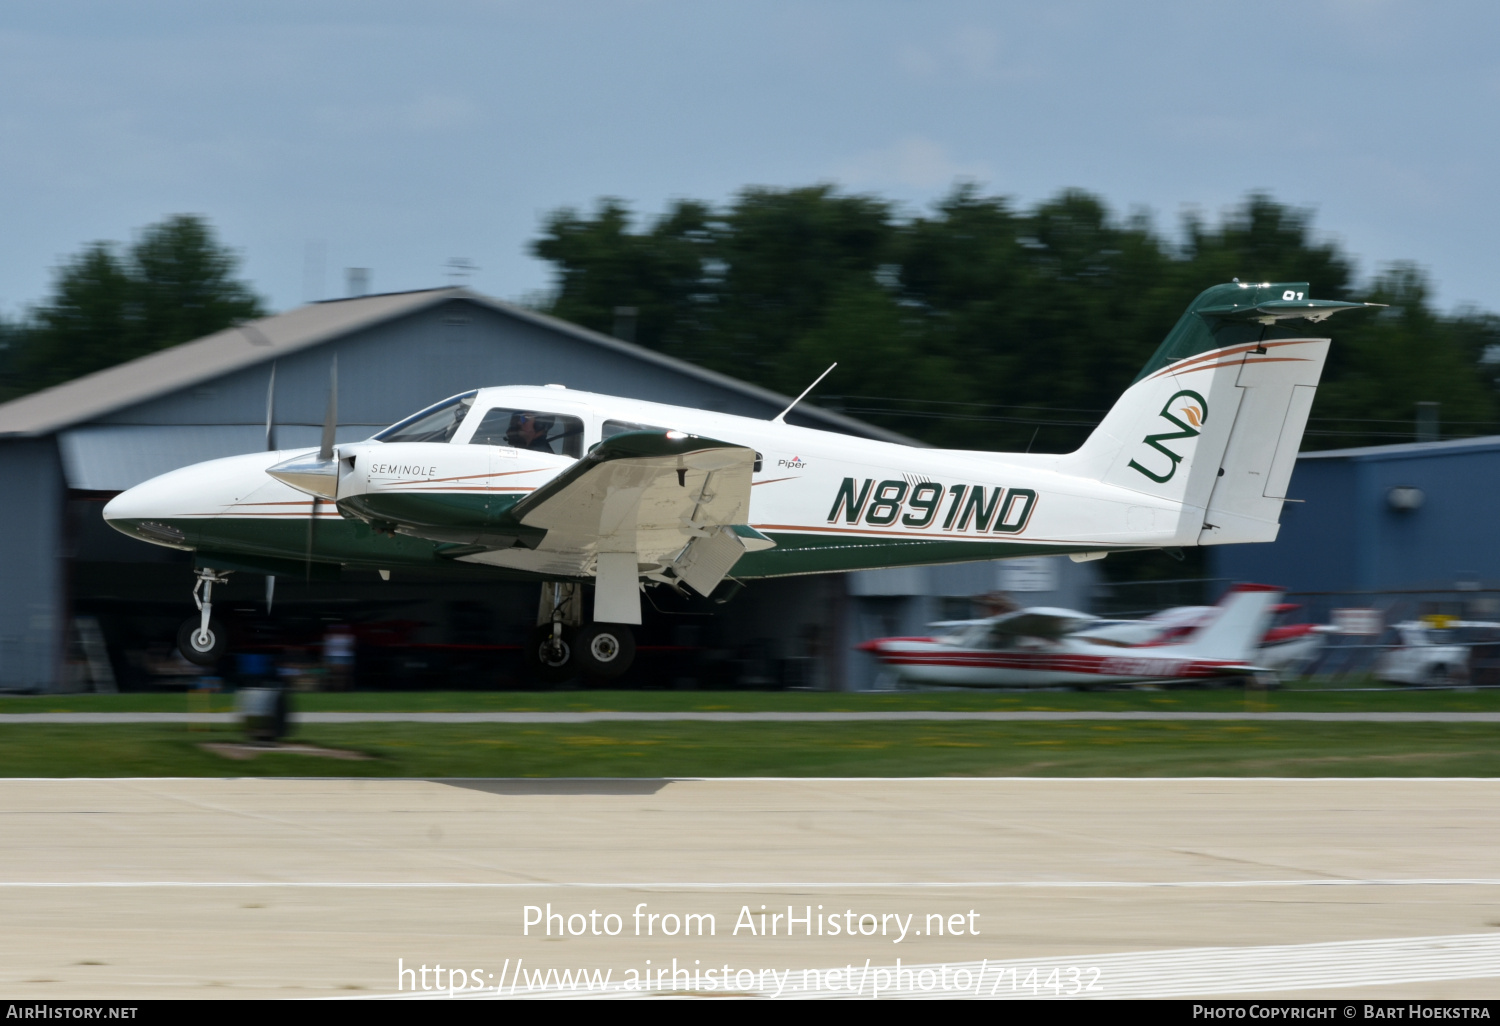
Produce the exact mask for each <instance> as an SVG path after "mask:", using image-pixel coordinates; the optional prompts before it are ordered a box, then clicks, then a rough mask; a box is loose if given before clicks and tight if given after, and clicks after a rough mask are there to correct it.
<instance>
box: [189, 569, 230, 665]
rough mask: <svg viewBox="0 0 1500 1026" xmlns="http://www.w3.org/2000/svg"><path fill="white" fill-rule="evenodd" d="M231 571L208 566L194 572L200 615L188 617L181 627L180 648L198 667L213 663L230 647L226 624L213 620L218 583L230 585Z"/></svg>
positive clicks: (195, 594) (194, 596)
mask: <svg viewBox="0 0 1500 1026" xmlns="http://www.w3.org/2000/svg"><path fill="white" fill-rule="evenodd" d="M231 572H232V571H225V572H223V573H220V572H219V571H217V570H212V569H210V568H208V567H204V568H203V569H202V570H196V571H194V574H195V575H196V576H197V578H198V583H197V584H195V585H193V601H194V602H196V603H197V604H198V610H199V615H198V616H197V617H196V618H194V619H190V620H184V621H183V623H182V626H181V627H179V628H178V629H177V650H178V651H179V652H181V653H182V657H183V658H184V659H186V660H187V661H188V662H190V663H192V664H194V665H195V666H213V665H214V664H215V663H217V662H218V661H219V658H220V657H221V656H222V655H223V654H224V650H225V649H226V648H227V647H228V646H229V638H228V636H227V635H226V634H225V633H224V625H223V624H221V623H219V621H217V620H215V619H213V612H214V603H213V595H214V585H215V584H228V583H229V574H230V573H231Z"/></svg>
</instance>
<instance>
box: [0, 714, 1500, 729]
mask: <svg viewBox="0 0 1500 1026" xmlns="http://www.w3.org/2000/svg"><path fill="white" fill-rule="evenodd" d="M238 719H239V714H238V713H151V712H115V713H11V714H0V725H5V724H16V725H20V724H26V723H53V724H63V725H67V724H93V725H99V726H105V725H109V724H122V723H204V724H213V723H234V722H236V721H237V720H238ZM292 720H293V722H295V723H520V724H525V723H896V722H901V721H929V722H930V721H942V722H950V723H952V722H956V723H962V722H971V723H994V722H999V723H1007V722H1015V723H1022V722H1050V721H1073V720H1095V721H1099V720H1103V721H1109V720H1114V721H1133V722H1163V721H1166V722H1172V721H1201V720H1249V721H1252V722H1254V721H1259V722H1266V723H1294V722H1301V723H1500V712H1233V711H1225V712H1104V711H1098V712H1092V711H1079V712H1074V711H1063V710H1047V711H1027V712H988V711H982V712H952V711H941V710H929V711H924V710H909V711H906V710H903V711H901V712H611V711H598V712H305V713H294V714H293V715H292Z"/></svg>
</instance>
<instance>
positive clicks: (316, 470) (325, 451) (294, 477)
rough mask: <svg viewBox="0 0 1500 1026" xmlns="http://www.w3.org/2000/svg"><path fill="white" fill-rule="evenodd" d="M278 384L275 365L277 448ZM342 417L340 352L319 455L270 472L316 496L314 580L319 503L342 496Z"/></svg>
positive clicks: (270, 430)
mask: <svg viewBox="0 0 1500 1026" xmlns="http://www.w3.org/2000/svg"><path fill="white" fill-rule="evenodd" d="M275 387H276V367H275V365H274V364H273V365H272V367H271V391H269V392H268V393H267V395H266V446H267V448H274V442H275V430H276V429H275V391H274V390H275ZM338 420H339V358H338V356H337V354H335V355H334V357H333V362H332V363H331V364H330V365H329V368H328V406H327V408H326V409H325V410H324V412H323V438H322V442H321V444H320V445H319V446H318V451H317V453H316V454H308V455H304V456H293V457H292V458H291V459H289V460H287V461H286V462H285V463H278V464H276V465H275V466H274V467H270V468H268V469H267V470H266V473H268V474H270V475H271V476H272V477H274V478H276V479H277V480H278V481H282V482H284V483H286V484H289V485H291V486H292V487H293V488H295V489H297V490H298V491H300V492H306V493H307V494H308V495H311V496H312V507H311V508H312V512H311V515H310V516H309V517H308V520H307V557H306V569H307V578H308V579H309V580H311V579H312V554H313V540H314V532H315V531H316V526H317V522H318V506H319V505H320V504H321V503H322V502H323V501H325V500H327V501H329V502H332V501H333V500H335V499H337V498H338V486H339V462H338V459H337V458H335V456H334V451H333V438H334V432H335V430H336V429H337V427H338ZM273 588H274V585H273V584H270V583H267V585H266V605H267V608H268V609H269V607H270V598H271V593H272V589H273Z"/></svg>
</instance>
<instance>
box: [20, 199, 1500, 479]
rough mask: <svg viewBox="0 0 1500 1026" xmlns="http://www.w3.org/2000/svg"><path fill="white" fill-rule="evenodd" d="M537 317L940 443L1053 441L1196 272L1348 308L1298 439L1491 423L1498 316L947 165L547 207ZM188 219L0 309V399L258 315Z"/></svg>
mask: <svg viewBox="0 0 1500 1026" xmlns="http://www.w3.org/2000/svg"><path fill="white" fill-rule="evenodd" d="M531 248H532V252H533V253H534V254H535V255H537V256H538V257H540V258H541V259H543V260H545V261H547V262H548V263H550V264H551V265H552V267H553V268H554V271H555V275H556V284H555V288H554V290H553V291H552V292H551V294H550V295H549V296H548V297H547V298H546V299H545V301H543V302H542V303H540V304H539V305H540V306H541V308H543V309H544V310H545V311H546V312H548V313H551V314H553V315H555V316H558V317H561V318H563V319H565V320H569V321H573V322H576V323H578V324H582V325H585V326H587V327H590V328H594V329H596V330H599V331H603V332H606V333H613V334H619V335H621V336H624V337H627V338H629V339H630V340H631V341H635V342H638V343H640V344H642V345H645V346H648V347H650V348H652V349H656V350H659V351H661V352H664V353H667V354H670V355H672V356H677V357H681V358H682V359H685V360H689V361H691V362H693V363H697V364H699V365H702V366H705V367H709V368H711V369H713V370H718V371H722V372H723V373H726V374H729V375H732V376H734V377H737V378H741V379H743V380H747V381H751V382H753V383H755V384H759V385H763V386H765V387H768V388H772V389H775V390H777V391H780V392H783V393H787V394H793V395H795V394H796V393H798V392H800V391H801V390H802V389H803V388H804V387H805V386H806V385H807V384H808V383H809V382H811V381H812V380H813V379H814V378H815V377H817V376H818V375H819V374H820V373H822V371H823V370H824V369H825V368H826V367H827V366H828V365H829V364H830V363H833V362H834V361H837V362H838V364H839V367H838V370H837V371H835V372H834V374H832V375H831V376H830V377H829V378H828V379H827V380H826V381H825V382H824V383H823V384H822V385H821V386H820V387H819V389H818V391H817V392H815V393H814V394H813V396H812V397H811V398H810V400H808V401H811V402H816V403H820V404H822V405H825V406H827V407H830V408H833V409H838V410H842V411H844V412H847V413H849V414H851V415H853V416H857V417H860V418H862V419H865V420H869V421H871V422H874V423H877V424H881V425H883V426H885V427H889V428H892V429H894V430H897V431H901V432H903V433H905V434H907V435H910V436H912V437H914V438H918V439H921V440H923V441H926V442H929V443H932V444H935V445H942V446H952V447H961V448H978V449H1001V450H1016V449H1028V448H1029V449H1031V450H1033V451H1067V450H1070V449H1072V448H1075V447H1076V446H1077V445H1078V444H1079V443H1080V442H1081V441H1082V440H1083V438H1084V437H1085V436H1086V435H1087V433H1088V431H1089V430H1090V429H1091V428H1092V426H1093V425H1094V424H1095V423H1096V422H1097V421H1098V419H1099V418H1100V417H1101V416H1102V415H1103V413H1104V411H1105V410H1106V409H1107V408H1108V407H1109V406H1110V405H1111V404H1112V403H1113V402H1114V401H1115V399H1116V398H1117V397H1118V395H1119V393H1120V392H1121V391H1122V390H1123V389H1124V388H1125V387H1126V386H1127V385H1128V384H1129V383H1130V381H1131V380H1132V379H1133V378H1134V377H1135V375H1136V373H1137V372H1138V371H1139V370H1140V368H1141V367H1142V366H1143V365H1144V363H1145V361H1146V360H1147V358H1148V357H1149V356H1150V354H1151V353H1152V352H1153V351H1154V350H1155V348H1156V346H1157V345H1158V344H1159V343H1160V341H1161V339H1162V338H1163V337H1164V336H1165V335H1166V333H1167V331H1168V330H1169V329H1170V328H1171V327H1172V325H1173V323H1174V322H1175V321H1176V319H1177V318H1178V317H1179V316H1180V315H1181V314H1182V311H1183V310H1184V309H1185V308H1186V306H1187V304H1188V302H1189V301H1190V300H1191V299H1192V298H1193V297H1194V296H1195V295H1197V293H1198V292H1200V291H1202V290H1203V289H1204V288H1206V287H1208V286H1209V285H1213V284H1216V283H1219V282H1225V281H1229V280H1230V279H1231V278H1236V277H1237V278H1239V279H1240V280H1242V281H1307V282H1310V283H1311V284H1312V289H1313V293H1314V294H1315V295H1317V296H1319V297H1323V298H1330V299H1359V300H1369V301H1374V302H1381V303H1388V304H1390V306H1389V307H1388V308H1387V309H1385V310H1383V311H1379V312H1375V313H1365V314H1351V315H1344V316H1343V317H1341V318H1339V319H1338V320H1336V321H1333V322H1332V324H1331V333H1332V334H1333V336H1334V338H1335V344H1334V346H1333V347H1332V350H1331V352H1330V356H1329V364H1328V368H1327V370H1326V372H1325V374H1324V378H1323V385H1322V387H1321V388H1320V389H1319V391H1318V397H1317V401H1316V404H1315V406H1314V408H1313V420H1312V422H1311V424H1310V427H1309V431H1308V436H1307V438H1306V439H1305V441H1304V445H1303V447H1304V448H1305V449H1320V448H1332V447H1336V446H1344V445H1361V444H1378V443H1382V442H1392V441H1406V440H1410V439H1411V438H1412V437H1413V432H1414V417H1415V413H1416V404H1417V403H1419V402H1437V403H1440V404H1441V405H1440V415H1441V421H1442V432H1443V435H1444V437H1457V436H1467V435H1477V434H1487V433H1495V432H1500V423H1497V419H1500V409H1497V388H1496V384H1497V382H1496V377H1497V374H1500V365H1497V364H1496V363H1494V362H1492V360H1493V358H1494V357H1495V356H1496V355H1497V354H1500V318H1497V317H1495V316H1494V315H1491V314H1488V313H1484V312H1480V311H1458V312H1454V313H1443V312H1441V311H1439V310H1437V309H1435V308H1434V306H1433V304H1432V301H1431V298H1430V288H1429V285H1428V282H1427V281H1426V279H1425V277H1424V276H1423V274H1422V273H1421V272H1420V271H1419V270H1418V269H1417V268H1415V267H1414V266H1412V265H1410V264H1403V263H1393V264H1390V265H1388V266H1386V267H1385V268H1384V269H1383V270H1381V271H1380V272H1379V273H1377V274H1376V275H1374V277H1373V278H1372V279H1371V280H1368V281H1365V282H1361V281H1359V280H1358V279H1357V278H1356V271H1355V266H1354V261H1353V259H1352V258H1351V257H1350V256H1349V255H1348V254H1347V253H1345V252H1344V251H1343V250H1342V249H1341V248H1340V246H1339V245H1338V244H1337V243H1335V242H1331V241H1328V240H1326V239H1320V238H1319V237H1317V236H1316V235H1315V233H1314V231H1313V225H1312V217H1311V215H1310V214H1309V213H1308V212H1307V211H1304V210H1299V209H1296V208H1293V207H1289V206H1286V205H1284V204H1281V203H1278V202H1277V201H1275V200H1274V199H1272V198H1271V197H1269V196H1265V195H1251V196H1249V197H1247V198H1246V199H1245V200H1244V202H1243V203H1241V204H1240V205H1239V206H1237V207H1236V208H1234V209H1233V210H1231V211H1229V212H1227V213H1226V214H1225V215H1223V216H1222V217H1221V218H1219V219H1218V220H1217V221H1215V222H1214V223H1212V224H1210V223H1208V222H1207V221H1205V220H1204V219H1202V218H1201V217H1188V218H1187V219H1186V220H1185V221H1184V223H1183V224H1182V226H1181V230H1180V232H1179V233H1178V234H1177V236H1176V237H1172V236H1169V235H1168V234H1166V233H1164V232H1162V231H1161V230H1159V229H1158V228H1157V226H1156V225H1155V224H1154V223H1153V221H1152V220H1151V219H1150V218H1149V217H1148V216H1147V215H1144V214H1137V215H1132V216H1128V217H1119V216H1117V215H1116V214H1114V213H1113V212H1112V211H1111V210H1110V209H1109V207H1108V206H1107V205H1106V204H1105V202H1104V201H1103V200H1102V199H1100V198H1099V197H1097V196H1094V195H1091V194H1089V193H1086V192H1082V191H1078V190H1068V191H1064V192H1062V193H1060V194H1058V195H1057V196H1056V197H1054V198H1052V199H1050V200H1047V201H1045V202H1042V203H1038V204H1036V205H1034V206H1032V207H1030V208H1028V209H1022V208H1021V207H1019V206H1018V205H1017V204H1015V203H1014V202H1013V201H1011V200H1008V199H1006V198H1004V197H999V196H986V195H983V194H982V193H981V192H980V191H979V190H978V189H977V188H976V187H974V186H971V185H962V186H959V187H957V188H955V189H954V190H953V191H952V192H951V193H950V194H949V195H948V196H947V197H946V198H944V199H943V200H942V201H940V202H939V203H937V204H935V205H934V207H933V208H932V209H931V210H930V211H927V212H923V213H920V214H915V215H912V214H906V213H903V212H902V211H901V210H900V209H899V208H898V207H897V206H896V205H895V204H893V203H891V202H889V201H887V200H884V199H881V198H879V197H875V196H867V195H857V194H849V193H844V192H841V191H839V190H838V189H836V188H834V187H832V186H827V185H819V186H811V187H806V188H789V189H769V188H751V189H745V190H744V191H742V192H741V193H739V194H738V195H737V196H735V197H734V198H733V199H732V200H730V201H729V202H727V203H724V204H722V205H717V206H716V205H714V204H711V203H706V202H702V201H697V200H679V201H677V202H675V203H673V204H672V205H671V206H670V207H669V208H668V209H667V210H666V211H665V212H664V213H663V214H661V215H660V216H659V217H656V218H654V219H651V220H649V221H641V220H639V219H637V218H636V217H634V216H633V215H632V213H631V211H630V209H629V207H628V206H627V205H626V204H625V203H624V202H623V201H621V200H618V199H610V198H606V199H603V200H600V201H599V202H598V203H597V205H596V206H595V207H594V209H593V210H592V212H589V213H580V212H578V211H577V210H575V209H561V210H557V211H554V212H552V213H551V214H549V215H548V216H547V217H546V218H545V219H544V221H543V225H542V228H541V231H540V233H539V237H538V238H536V239H535V240H534V241H533V243H532V244H531ZM238 274H239V261H238V258H237V257H236V255H235V254H234V252H233V251H232V250H230V249H228V248H227V247H225V246H224V245H223V244H222V243H220V242H219V240H218V239H217V237H216V235H215V232H214V230H213V228H212V226H211V225H210V224H209V223H208V222H207V221H206V220H205V219H203V218H201V217H195V216H190V215H179V216H175V217H169V218H167V219H165V220H163V221H161V222H159V223H157V224H154V225H151V226H149V227H147V228H145V229H144V230H143V231H142V232H141V233H140V234H139V236H138V237H137V238H136V240H135V241H134V242H133V243H132V244H130V245H128V246H122V245H120V244H117V243H109V242H96V243H92V244H90V245H88V246H86V247H84V248H83V249H82V250H81V251H80V252H79V253H77V254H76V255H74V256H73V257H71V258H68V259H66V260H64V261H63V262H62V264H61V265H60V266H59V267H57V268H56V271H55V274H54V280H53V284H52V288H51V291H50V293H49V295H48V296H47V297H46V298H45V299H44V300H42V301H41V302H40V303H38V304H37V305H35V306H34V307H32V308H30V309H29V310H27V311H26V312H25V314H24V315H23V316H21V317H20V318H19V319H16V320H13V321H0V399H5V398H13V397H15V396H18V395H22V394H25V393H27V392H31V391H35V390H36V389H40V388H45V387H47V386H49V385H54V384H57V383H59V382H62V381H66V380H69V379H71V378H74V377H77V376H79V375H82V374H87V373H89V372H91V371H96V370H100V369H102V368H105V367H109V366H112V365H114V364H117V363H120V362H123V361H125V360H129V359H132V358H134V357H137V356H140V355H143V354H145V353H149V352H152V351H155V350H157V349H162V348H165V347H167V346H171V345H176V344H178V343H181V342H185V341H188V340H190V339H193V338H198V337H200V336H203V335H207V334H210V333H212V332H214V331H218V330H221V329H223V328H225V327H228V326H230V325H233V324H236V323H239V322H240V321H243V320H247V319H250V318H253V317H257V316H261V315H263V314H264V313H266V312H267V311H266V304H265V302H264V300H262V299H261V298H259V297H258V296H257V295H256V294H255V292H254V290H253V289H252V287H251V286H250V285H249V284H248V283H246V282H244V281H242V280H240V279H239V277H238Z"/></svg>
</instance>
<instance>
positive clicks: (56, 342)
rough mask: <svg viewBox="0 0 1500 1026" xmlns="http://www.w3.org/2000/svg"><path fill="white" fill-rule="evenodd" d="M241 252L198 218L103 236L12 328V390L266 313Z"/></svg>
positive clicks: (69, 263)
mask: <svg viewBox="0 0 1500 1026" xmlns="http://www.w3.org/2000/svg"><path fill="white" fill-rule="evenodd" d="M238 265H239V261H238V258H237V257H236V256H235V255H234V254H233V253H232V252H231V251H230V250H228V249H226V248H224V247H223V246H221V245H220V244H219V243H218V241H217V240H216V238H215V236H214V232H213V229H212V228H211V227H210V226H209V224H208V223H207V222H206V221H205V220H203V219H202V218H199V217H195V216H192V215H178V216H175V217H170V218H168V219H166V220H165V221H162V222H161V223H159V224H155V225H151V226H150V227H148V228H146V229H145V230H144V231H142V232H141V234H140V237H139V238H138V239H137V240H136V242H135V243H134V244H133V245H132V246H130V247H129V248H128V250H126V251H125V252H124V253H123V254H122V253H121V252H120V247H118V246H117V245H116V244H114V243H109V242H96V243H92V244H90V245H89V246H86V247H85V248H84V249H83V251H82V252H80V253H79V254H78V255H76V256H74V257H72V258H70V259H68V260H66V261H64V262H63V263H62V265H61V266H59V267H58V268H57V271H56V274H55V278H54V282H53V287H52V294H51V296H49V297H48V299H47V300H46V301H45V302H44V303H42V304H41V305H40V306H38V307H37V308H35V309H33V310H32V311H31V312H30V316H29V317H28V318H27V321H26V323H24V324H23V325H22V326H20V327H19V328H17V329H14V330H13V332H12V334H13V336H14V340H13V345H12V349H13V356H12V357H11V359H10V360H9V361H8V367H4V368H0V369H4V370H8V372H9V373H8V374H7V375H6V381H5V386H6V388H7V390H8V391H9V392H10V393H11V394H12V395H14V394H21V393H24V392H28V391H33V390H35V389H38V388H45V387H47V386H49V385H54V384H57V383H59V382H63V381H67V380H70V379H71V378H75V377H78V376H80V375H83V374H88V373H91V372H93V371H97V370H102V369H104V368H106V367H111V366H114V365H115V364H118V363H123V362H124V361H126V360H131V359H134V358H135V357H138V356H142V355H144V354H146V353H150V352H154V351H156V350H158V349H165V348H167V347H168V346H174V345H178V344H179V343H182V342H186V341H189V340H191V339H194V338H198V337H201V336H203V335H208V334H211V333H213V332H215V331H219V330H221V329H223V328H226V327H229V326H230V325H232V324H236V323H238V322H240V321H244V320H248V319H250V318H253V317H259V316H262V315H263V314H264V312H265V310H264V307H263V304H262V303H261V300H260V299H259V298H258V297H257V296H256V295H255V294H254V293H253V292H252V291H251V289H250V287H249V286H248V285H246V284H245V283H244V282H241V281H239V280H237V279H236V278H235V274H236V271H237V269H238Z"/></svg>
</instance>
